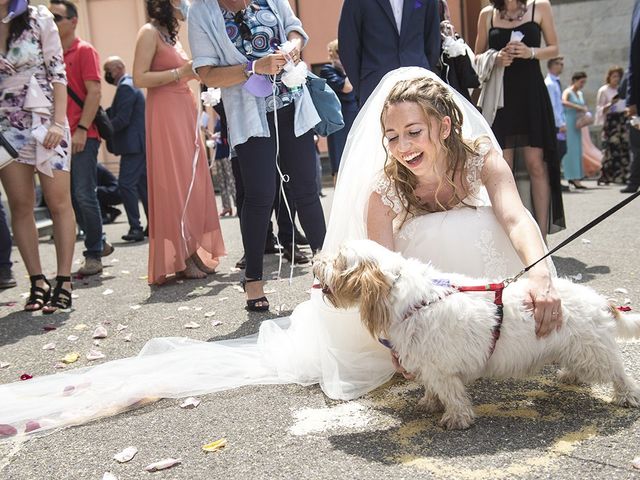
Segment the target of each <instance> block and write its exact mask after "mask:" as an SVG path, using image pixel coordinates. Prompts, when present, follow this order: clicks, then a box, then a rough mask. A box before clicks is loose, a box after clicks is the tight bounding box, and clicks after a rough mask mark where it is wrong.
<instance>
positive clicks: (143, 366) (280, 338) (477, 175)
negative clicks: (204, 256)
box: [0, 67, 561, 438]
mask: <svg viewBox="0 0 640 480" xmlns="http://www.w3.org/2000/svg"><path fill="white" fill-rule="evenodd" d="M380 125H382V131H381V128H380ZM342 162H343V163H342V165H341V171H340V174H339V178H338V184H337V188H336V192H335V196H334V207H333V211H332V215H331V219H330V222H329V229H328V232H327V238H326V241H325V244H324V247H323V250H324V251H325V252H328V253H333V252H335V251H337V249H338V247H339V246H340V244H341V243H342V242H343V241H345V240H351V239H357V238H367V237H369V238H371V239H373V240H375V241H377V242H379V243H381V244H382V245H384V246H386V247H388V248H390V249H394V250H397V251H400V252H402V253H403V254H404V255H405V256H410V257H416V258H419V259H421V260H423V261H430V262H432V263H433V264H434V266H436V267H437V268H438V269H440V270H443V271H449V272H459V273H465V274H467V275H471V276H477V277H486V278H496V279H503V278H504V277H506V276H507V275H510V274H515V273H516V272H518V271H520V270H521V269H522V267H523V265H524V264H529V263H531V262H533V261H534V260H536V259H537V258H539V257H541V256H542V255H543V254H544V251H545V246H544V243H543V241H542V237H541V236H540V233H539V231H538V229H537V226H536V224H535V222H534V220H533V218H532V217H531V215H530V214H529V213H528V212H527V211H526V210H525V209H524V207H523V206H522V203H521V202H520V198H519V196H518V193H517V191H516V187H515V184H514V180H513V177H512V175H511V172H510V170H509V168H508V166H507V164H506V163H505V162H504V160H503V158H502V156H501V152H500V150H499V147H498V146H497V142H496V141H495V138H494V137H493V135H492V133H491V130H490V128H489V126H488V125H487V124H486V122H485V121H484V119H483V118H482V116H481V115H480V114H479V113H478V112H477V111H476V110H475V108H474V107H473V106H472V105H471V104H470V103H468V102H467V101H466V100H465V99H464V98H463V97H462V96H461V95H459V94H458V93H457V92H455V91H452V90H450V89H449V87H448V86H446V85H445V84H444V83H443V82H442V81H441V80H440V79H438V78H437V77H436V76H435V75H434V74H432V73H431V72H429V71H427V70H423V69H420V68H413V67H412V68H403V69H399V70H395V71H393V72H391V73H389V74H388V75H387V76H385V77H384V79H383V80H382V81H381V83H380V85H379V86H378V87H377V89H376V90H375V92H374V93H373V95H372V96H371V97H370V98H369V100H368V101H367V104H366V105H365V106H364V108H363V109H362V111H361V112H360V114H359V115H358V118H357V119H356V122H355V123H354V126H353V128H352V133H351V134H350V136H349V140H348V141H347V146H346V149H345V154H344V156H343V160H342ZM344 205H349V208H348V209H345V208H344V207H342V209H341V207H340V206H344ZM554 274H555V273H554V271H553V266H552V265H551V264H550V262H548V263H541V264H539V265H538V266H536V267H535V268H534V269H532V270H531V271H530V273H529V276H530V278H531V279H532V280H533V282H532V285H533V287H532V290H531V292H530V303H531V307H532V309H533V312H534V317H535V321H536V331H537V333H538V335H545V334H548V333H549V332H551V331H552V330H553V329H555V328H558V327H559V326H560V324H561V318H560V315H559V314H558V312H560V301H559V299H558V296H557V295H556V293H555V290H554V288H553V282H552V278H553V276H554ZM396 367H397V368H398V369H399V370H401V367H400V366H399V365H396ZM394 371H395V368H394V364H393V362H392V357H391V355H390V354H389V351H388V350H387V349H386V348H385V347H383V346H382V345H380V344H379V343H378V342H377V341H376V340H374V339H373V338H372V337H371V336H370V335H369V334H368V333H367V331H366V330H365V329H364V328H363V326H362V324H361V322H360V319H359V317H358V313H357V311H355V310H336V309H333V308H332V307H330V306H329V305H328V304H326V303H325V302H324V301H323V298H322V293H321V292H320V291H319V290H314V291H313V293H312V295H311V299H310V300H309V301H307V302H304V303H302V304H300V305H298V307H296V309H295V310H294V312H293V313H292V315H291V317H285V318H280V319H276V320H274V321H265V322H263V323H262V325H261V327H260V331H259V333H258V334H257V335H253V336H249V337H243V338H239V339H235V340H226V341H220V342H211V343H207V342H199V341H194V340H190V339H187V338H158V339H154V340H151V341H149V342H147V344H146V345H145V346H144V347H143V349H142V351H141V352H140V354H139V355H138V356H136V357H132V358H125V359H121V360H116V361H112V362H107V363H104V364H102V365H99V366H96V367H90V368H82V369H78V370H75V371H72V372H68V373H59V374H56V375H50V376H47V377H40V378H34V379H32V380H29V381H27V382H17V383H12V384H7V385H2V386H0V438H3V437H4V438H12V437H15V436H23V435H30V434H37V433H41V432H47V431H51V430H53V429H56V428H61V427H66V426H70V425H78V424H82V423H86V422H88V421H90V420H93V419H96V418H100V417H104V416H109V415H114V414H116V413H119V412H122V411H124V410H127V409H131V408H135V407H136V406H140V405H142V404H145V403H148V402H151V401H155V400H158V399H160V398H177V397H184V396H190V395H200V394H205V393H212V392H216V391H220V390H227V389H231V388H236V387H240V386H245V385H256V384H275V383H298V384H302V385H310V384H314V383H319V384H320V386H321V387H322V389H323V391H324V392H325V394H326V395H327V396H329V397H331V398H335V399H342V400H349V399H353V398H356V397H358V396H361V395H363V394H365V393H367V392H369V391H371V390H373V389H374V388H376V387H378V386H380V385H382V384H383V383H385V382H386V381H387V380H388V379H390V378H391V376H392V375H393V374H394Z"/></svg>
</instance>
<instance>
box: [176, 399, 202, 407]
mask: <svg viewBox="0 0 640 480" xmlns="http://www.w3.org/2000/svg"><path fill="white" fill-rule="evenodd" d="M198 405H200V400H198V399H197V398H195V397H189V398H185V399H184V400H183V402H182V403H181V404H180V408H188V409H191V408H196V407H197V406H198Z"/></svg>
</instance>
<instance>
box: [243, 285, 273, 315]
mask: <svg viewBox="0 0 640 480" xmlns="http://www.w3.org/2000/svg"><path fill="white" fill-rule="evenodd" d="M261 281H262V279H261V278H252V279H250V280H247V279H244V280H242V281H241V282H240V286H241V287H242V290H244V291H245V292H246V291H247V288H246V287H247V283H252V282H261ZM259 303H261V304H262V305H258V304H259ZM245 309H246V310H248V311H250V312H268V311H269V300H268V299H267V297H260V298H254V299H253V300H247V306H246V307H245Z"/></svg>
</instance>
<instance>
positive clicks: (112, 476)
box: [102, 472, 118, 480]
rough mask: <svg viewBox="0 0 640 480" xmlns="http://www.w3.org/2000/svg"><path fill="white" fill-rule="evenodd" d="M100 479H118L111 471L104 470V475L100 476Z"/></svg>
mask: <svg viewBox="0 0 640 480" xmlns="http://www.w3.org/2000/svg"><path fill="white" fill-rule="evenodd" d="M102 480H118V477H116V476H115V475H114V474H113V473H111V472H104V475H103V476H102Z"/></svg>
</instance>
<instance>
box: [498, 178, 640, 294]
mask: <svg viewBox="0 0 640 480" xmlns="http://www.w3.org/2000/svg"><path fill="white" fill-rule="evenodd" d="M639 196H640V190H639V191H637V192H636V193H634V194H633V195H631V196H630V197H628V198H625V199H624V200H622V201H621V202H619V203H617V204H616V205H614V206H613V207H611V208H610V209H609V210H607V211H606V212H604V213H603V214H602V215H600V216H599V217H597V218H595V219H593V220H591V221H590V222H589V223H587V224H586V225H585V226H584V227H582V228H581V229H580V230H578V231H577V232H575V233H573V234H572V235H571V236H569V237H568V238H566V239H565V240H563V241H562V242H560V244H559V245H557V246H555V247H554V248H553V249H551V250H550V251H549V252H547V253H546V254H545V255H543V256H542V257H540V258H539V259H538V260H536V261H535V262H533V263H532V264H531V265H529V266H528V267H525V268H523V269H522V270H520V272H518V273H517V274H516V275H515V276H513V277H509V278H507V279H506V280H504V282H503V283H504V285H505V287H506V286H507V285H509V284H511V283H513V282H515V281H517V280H519V279H520V277H522V276H523V275H524V274H525V273H527V272H528V271H529V270H531V269H532V268H533V267H535V266H536V265H537V264H538V263H540V262H541V261H542V260H544V259H545V258H547V257H549V256H550V255H552V254H554V253H556V252H557V251H558V250H560V249H561V248H563V247H565V246H567V245H568V244H570V243H571V242H573V241H574V240H575V239H576V238H578V237H579V236H581V235H582V234H584V233H586V232H588V231H589V230H591V229H592V228H593V227H595V226H596V225H598V224H599V223H600V222H602V221H603V220H605V219H606V218H608V217H610V216H611V215H613V214H614V213H616V212H617V211H618V210H620V209H621V208H622V207H625V206H626V205H628V204H629V203H631V202H633V201H634V200H635V199H636V198H638V197H639Z"/></svg>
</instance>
